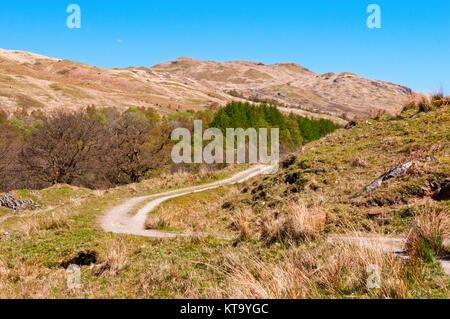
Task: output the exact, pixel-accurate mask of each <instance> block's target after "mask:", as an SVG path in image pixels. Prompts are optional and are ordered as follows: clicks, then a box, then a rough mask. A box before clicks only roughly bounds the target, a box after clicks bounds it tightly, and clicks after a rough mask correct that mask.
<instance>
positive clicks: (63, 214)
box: [14, 209, 78, 237]
mask: <svg viewBox="0 0 450 319" xmlns="http://www.w3.org/2000/svg"><path fill="white" fill-rule="evenodd" d="M77 215H78V214H73V213H72V212H70V211H69V210H66V209H63V210H59V211H51V212H48V213H44V214H36V215H33V216H30V217H29V218H22V219H20V220H19V221H18V224H17V227H16V228H15V229H14V231H15V232H16V233H20V234H22V235H25V236H27V237H30V236H32V235H33V234H35V233H37V232H39V231H41V230H51V229H60V228H69V229H70V227H71V225H72V224H73V220H72V219H73V218H75V217H77Z"/></svg>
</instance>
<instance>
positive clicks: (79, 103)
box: [0, 49, 411, 118]
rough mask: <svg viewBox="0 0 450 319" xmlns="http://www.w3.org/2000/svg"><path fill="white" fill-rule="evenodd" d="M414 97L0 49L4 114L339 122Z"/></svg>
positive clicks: (232, 68)
mask: <svg viewBox="0 0 450 319" xmlns="http://www.w3.org/2000/svg"><path fill="white" fill-rule="evenodd" d="M230 93H231V94H230ZM410 93H411V90H410V89H408V88H406V87H403V86H400V85H396V84H392V83H387V82H382V81H374V80H369V79H365V78H363V77H360V76H358V75H355V74H351V73H341V74H333V73H327V74H318V73H314V72H311V71H309V70H308V69H306V68H303V67H301V66H299V65H297V64H293V63H282V64H274V65H264V64H262V63H257V62H245V61H232V62H214V61H201V60H195V59H191V58H180V59H178V60H176V61H171V62H166V63H162V64H158V65H155V66H154V67H151V68H144V67H130V68H127V69H104V68H100V67H95V66H90V65H86V64H82V63H77V62H72V61H67V60H59V59H53V58H47V57H44V56H40V55H36V54H32V53H27V52H20V51H8V50H2V49H0V107H1V108H2V109H4V110H6V111H8V112H12V111H14V110H16V109H17V108H18V107H19V108H21V107H26V108H29V109H35V108H43V109H48V110H51V109H53V108H56V107H65V108H70V109H75V108H80V107H84V106H86V105H88V104H95V105H97V106H99V107H106V106H111V107H117V108H127V107H129V106H131V105H135V106H149V107H154V108H157V109H159V110H160V111H161V112H163V113H166V112H170V111H173V110H186V109H207V108H217V107H220V106H222V105H224V104H226V103H227V102H229V101H232V100H248V99H254V100H267V101H276V102H277V103H280V104H283V105H284V106H285V107H286V108H293V109H296V110H297V112H300V113H302V114H306V115H311V116H316V117H322V116H324V115H325V114H321V113H327V114H328V115H327V116H328V117H330V116H331V118H336V117H337V116H341V115H342V114H343V113H347V114H348V115H349V116H355V115H356V116H366V115H369V114H370V113H371V112H373V111H374V110H377V109H383V110H386V111H389V112H396V111H398V110H399V109H400V108H401V105H402V104H403V103H404V101H405V100H406V99H407V97H408V95H409V94H410ZM311 111H312V112H313V113H311Z"/></svg>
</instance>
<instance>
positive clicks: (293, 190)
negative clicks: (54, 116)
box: [0, 106, 450, 298]
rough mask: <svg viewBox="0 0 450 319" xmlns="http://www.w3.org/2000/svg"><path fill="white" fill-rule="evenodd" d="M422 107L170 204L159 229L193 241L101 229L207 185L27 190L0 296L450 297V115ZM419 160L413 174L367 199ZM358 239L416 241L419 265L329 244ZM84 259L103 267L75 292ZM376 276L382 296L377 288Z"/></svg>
mask: <svg viewBox="0 0 450 319" xmlns="http://www.w3.org/2000/svg"><path fill="white" fill-rule="evenodd" d="M419 107H420V106H419ZM420 109H421V110H422V111H427V112H419V109H416V108H412V109H409V110H406V111H405V112H403V113H402V114H401V115H399V116H397V117H394V118H392V117H390V116H387V115H385V116H381V117H380V118H378V119H369V120H365V119H361V120H356V121H355V123H352V124H353V125H351V126H354V127H353V128H349V129H339V130H337V131H336V132H334V133H333V134H331V135H328V136H327V137H325V138H323V139H321V140H319V141H315V142H312V143H310V144H308V145H306V146H305V147H304V148H303V150H302V151H300V152H298V153H296V154H293V155H292V156H291V157H289V158H288V159H287V160H286V161H285V162H283V163H282V165H281V168H280V171H279V172H278V173H277V174H276V175H269V176H262V177H260V178H256V179H253V180H250V181H248V182H246V183H244V184H243V185H237V186H227V187H224V188H220V189H217V190H210V191H207V192H205V193H197V194H193V195H189V196H185V197H181V198H177V199H173V200H170V201H168V202H165V203H164V204H162V205H161V206H160V207H159V208H158V209H156V210H155V211H154V212H153V213H151V214H150V215H149V219H148V223H147V227H148V228H150V229H163V230H166V231H174V232H185V233H188V234H189V236H186V237H180V238H178V239H175V240H173V239H164V240H162V239H151V238H142V237H136V236H128V235H114V234H107V233H104V232H103V231H102V230H101V229H100V227H99V226H98V221H99V218H100V217H101V216H102V214H103V212H104V211H105V210H106V209H107V208H108V207H111V206H114V205H117V204H118V203H120V202H121V200H123V199H125V198H130V197H132V196H137V195H139V194H144V193H145V194H147V193H152V192H156V191H157V190H158V189H164V188H170V187H177V186H181V185H187V184H193V183H196V182H199V181H201V179H199V177H195V176H193V175H184V177H183V178H181V179H180V177H178V178H174V177H166V178H165V179H155V180H152V181H146V182H143V183H140V184H135V185H131V186H122V187H118V188H115V189H111V190H108V191H88V190H85V189H78V188H73V187H66V186H55V187H53V188H52V189H49V190H44V191H40V192H30V191H23V192H20V194H21V195H22V196H23V197H24V198H28V197H32V198H34V199H36V201H37V202H38V203H39V205H40V207H36V208H35V209H34V210H29V211H23V212H20V213H19V215H17V216H16V217H12V218H9V219H7V220H5V221H3V222H2V223H1V224H0V297H26V298H36V297H61V298H73V297H80V298H90V297H112V298H118V297H122V298H128V297H145V298H176V297H178V298H183V297H191V298H205V297H213V298H214V297H217V298H222V297H238V298H239V297H241V298H430V297H433V298H449V297H450V293H449V290H448V287H449V284H450V281H449V278H448V277H446V276H445V275H444V274H443V272H442V269H441V268H440V266H439V264H438V263H437V262H436V258H437V256H441V257H445V256H446V255H447V254H448V248H447V247H445V243H444V240H445V239H446V238H448V236H449V234H448V231H449V229H450V227H448V226H449V220H450V216H449V215H450V213H449V212H450V202H449V200H448V198H446V197H445V196H446V195H445V189H447V192H448V188H446V187H448V186H446V185H448V184H446V183H447V182H446V181H447V179H448V176H450V174H449V173H450V172H449V170H450V163H449V161H450V159H449V155H450V154H449V151H450V147H449V146H450V145H449V143H450V142H449V140H450V136H449V130H448V128H449V127H450V109H449V107H448V106H441V107H432V108H431V109H426V110H424V109H423V108H421V107H420ZM407 162H413V163H414V166H413V168H412V169H409V170H408V172H407V173H406V174H405V175H403V176H400V177H398V178H392V179H389V180H387V181H385V182H384V183H383V184H382V185H381V186H380V187H379V188H378V189H376V190H374V191H373V192H370V193H368V194H366V195H364V196H359V197H356V196H355V195H358V194H359V193H361V192H362V191H363V190H364V189H365V187H366V186H367V185H369V184H370V183H371V182H372V181H374V180H375V179H376V178H378V177H379V176H380V175H382V174H384V173H386V172H387V171H389V170H390V169H391V168H393V167H395V166H397V165H399V164H404V163H407ZM194 178H195V180H194ZM208 178H212V177H208ZM447 196H448V194H447ZM0 218H1V217H0ZM354 231H359V232H362V233H364V234H368V235H374V234H389V235H399V236H400V235H401V236H405V237H406V236H408V235H409V236H408V237H409V240H408V244H409V251H410V252H411V254H410V257H411V258H409V259H403V258H399V257H397V256H394V255H391V254H386V253H384V252H382V251H381V250H379V249H371V248H363V247H357V246H353V245H351V244H349V243H346V242H333V241H330V240H329V238H330V235H332V234H336V233H338V234H341V233H353V232H354ZM6 233H7V234H6ZM82 250H93V251H95V252H96V253H97V254H98V261H97V263H96V264H95V265H94V266H93V267H83V268H82V288H81V289H76V290H68V289H67V286H66V273H65V269H63V268H62V267H61V266H60V265H61V262H63V261H65V260H68V259H69V258H71V257H74V256H76V254H77V253H78V252H79V251H82ZM372 266H376V267H378V269H379V270H380V277H381V278H380V288H374V289H371V288H369V287H368V285H367V280H368V279H369V278H370V276H371V270H370V269H372V268H370V267H372Z"/></svg>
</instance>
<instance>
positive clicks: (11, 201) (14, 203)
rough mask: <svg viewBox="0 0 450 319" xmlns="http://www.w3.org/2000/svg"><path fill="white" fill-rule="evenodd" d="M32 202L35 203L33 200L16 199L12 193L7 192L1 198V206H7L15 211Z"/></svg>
mask: <svg viewBox="0 0 450 319" xmlns="http://www.w3.org/2000/svg"><path fill="white" fill-rule="evenodd" d="M32 204H34V202H33V200H31V199H29V200H22V199H19V200H16V199H15V198H14V196H13V195H12V194H11V193H8V194H5V195H4V196H3V197H2V198H0V206H1V207H6V208H9V209H12V210H14V211H15V210H18V209H20V208H23V207H25V206H27V205H32Z"/></svg>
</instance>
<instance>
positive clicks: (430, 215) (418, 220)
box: [406, 205, 450, 261]
mask: <svg viewBox="0 0 450 319" xmlns="http://www.w3.org/2000/svg"><path fill="white" fill-rule="evenodd" d="M449 238H450V211H449V210H448V209H447V208H446V207H439V206H433V205H426V206H423V207H421V208H420V210H419V213H418V215H417V216H416V217H415V221H414V225H413V228H412V230H411V231H410V233H409V235H408V239H407V243H406V249H407V251H408V252H409V255H410V256H411V257H412V258H421V259H425V260H427V261H432V260H433V255H436V256H440V257H446V256H448V254H449V253H450V249H449V248H450V247H446V246H445V244H444V243H445V241H446V240H448V239H449Z"/></svg>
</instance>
